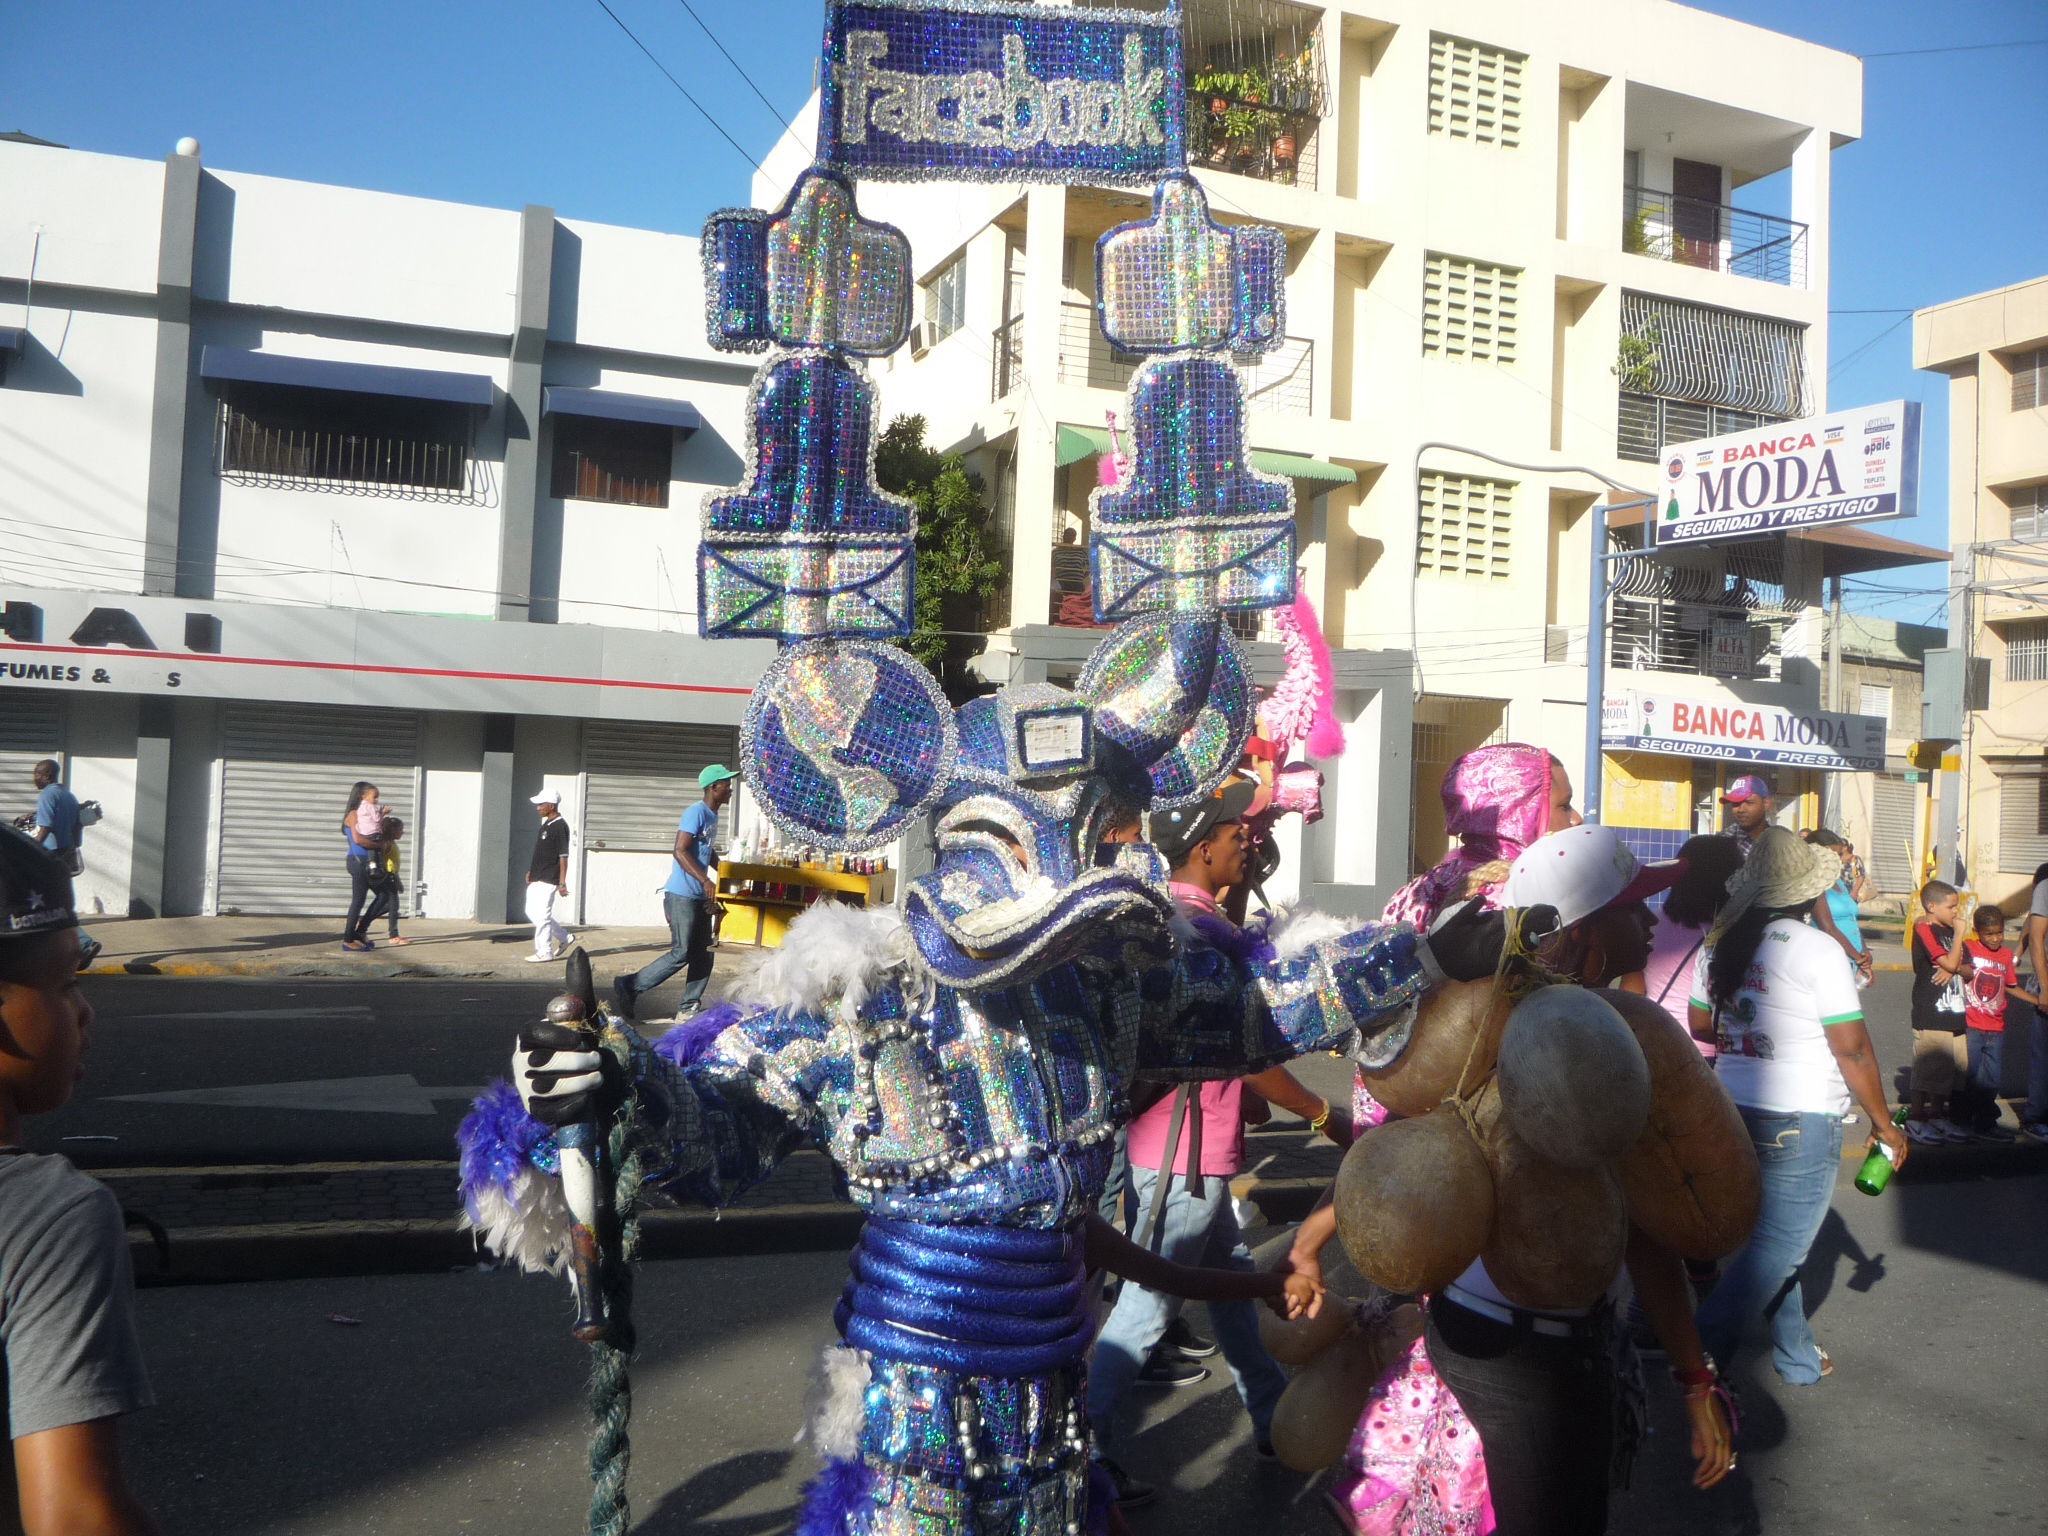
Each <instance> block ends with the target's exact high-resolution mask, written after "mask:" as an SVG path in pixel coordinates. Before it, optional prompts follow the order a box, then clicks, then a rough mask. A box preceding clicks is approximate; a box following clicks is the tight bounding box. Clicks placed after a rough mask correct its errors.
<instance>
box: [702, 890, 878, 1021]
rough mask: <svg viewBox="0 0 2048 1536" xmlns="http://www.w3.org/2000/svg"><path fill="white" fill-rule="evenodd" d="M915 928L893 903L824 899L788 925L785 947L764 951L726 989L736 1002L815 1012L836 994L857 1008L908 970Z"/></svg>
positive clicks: (784, 940)
mask: <svg viewBox="0 0 2048 1536" xmlns="http://www.w3.org/2000/svg"><path fill="white" fill-rule="evenodd" d="M909 959H910V931H909V929H907V928H906V927H904V925H903V919H902V917H901V916H900V915H899V914H898V913H897V912H896V910H895V909H894V908H893V907H854V906H849V905H847V904H846V903H845V902H843V901H821V902H818V903H817V904H816V905H815V906H813V907H811V908H810V910H809V911H807V912H805V913H804V914H803V915H802V916H800V917H799V918H797V920H796V921H795V922H793V923H791V924H790V925H789V932H788V933H787V934H785V935H784V936H783V940H782V947H781V948H780V949H774V950H768V951H766V952H764V953H763V955H762V957H761V959H760V961H759V962H758V963H757V964H756V965H755V966H753V967H752V968H751V969H750V970H747V971H744V972H742V973H741V975H740V976H739V977H737V978H736V979H735V980H734V982H733V984H732V985H731V986H730V987H728V988H727V989H726V996H727V997H729V998H731V999H732V1000H733V1001H734V1002H736V1003H741V1004H744V1005H748V1006H751V1007H756V1008H769V1009H773V1010H774V1011H775V1012H777V1013H784V1014H789V1013H811V1012H815V1011H816V1010H817V1008H818V1007H819V1006H820V1005H821V1004H823V1003H825V1002H826V1001H828V1000H829V999H831V998H834V997H839V998H843V999H844V1000H845V1003H846V1006H847V1008H848V1009H849V1010H852V1011H856V1012H857V1011H858V1010H859V1009H860V1007H861V1005H862V1004H864V1003H865V1002H866V1001H867V1000H868V994H869V993H870V992H872V991H873V990H874V989H875V988H876V987H877V986H879V985H881V984H882V982H883V981H884V980H886V979H887V978H888V976H889V975H890V973H891V972H894V971H899V970H906V969H907V963H908V961H909Z"/></svg>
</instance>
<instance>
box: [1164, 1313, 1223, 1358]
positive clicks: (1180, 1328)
mask: <svg viewBox="0 0 2048 1536" xmlns="http://www.w3.org/2000/svg"><path fill="white" fill-rule="evenodd" d="M1159 1342H1160V1343H1162V1344H1164V1345H1165V1346H1166V1347H1167V1348H1168V1349H1177V1350H1179V1351H1180V1352H1181V1353H1182V1354H1184V1355H1186V1356H1187V1357H1188V1358H1189V1359H1190V1360H1206V1359H1208V1358H1209V1357H1210V1356H1211V1355H1213V1354H1215V1353H1216V1341H1215V1340H1214V1339H1205V1338H1203V1337H1202V1336H1201V1335H1200V1334H1199V1333H1197V1332H1195V1330H1194V1329H1193V1328H1192V1327H1191V1326H1189V1324H1188V1320H1187V1319H1186V1318H1184V1317H1176V1318H1175V1319H1174V1320H1173V1325H1172V1326H1171V1327H1169V1328H1168V1329H1167V1330H1166V1337H1165V1338H1163V1339H1161V1340H1160V1341H1159Z"/></svg>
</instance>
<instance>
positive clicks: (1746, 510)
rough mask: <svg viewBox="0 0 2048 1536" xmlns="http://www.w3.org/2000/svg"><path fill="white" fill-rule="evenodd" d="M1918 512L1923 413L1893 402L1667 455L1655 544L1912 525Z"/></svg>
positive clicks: (1678, 447)
mask: <svg viewBox="0 0 2048 1536" xmlns="http://www.w3.org/2000/svg"><path fill="white" fill-rule="evenodd" d="M1919 504H1920V404H1919V402H1918V401H1916V400H1893V401H1889V402H1887V403H1886V404H1884V405H1866V406H1861V407H1859V408H1857V409H1855V410H1848V411H1830V412H1829V413H1828V414H1827V415H1825V416H1810V417H1808V418H1807V419H1805V420H1804V421H1786V422H1779V423H1777V424H1775V425H1773V426H1768V427H1758V428H1756V429H1754V430H1753V431H1749V432H1735V433H1731V434H1729V435H1728V436H1727V437H1709V438H1703V439H1701V440H1700V441H1698V442H1695V443H1677V444H1673V445H1672V446H1670V447H1668V448H1666V449H1665V450H1664V495H1663V505H1662V506H1661V507H1660V508H1659V509H1658V515H1657V517H1656V519H1655V530H1656V531H1655V535H1654V542H1656V543H1658V544H1667V545H1668V544H1698V543H1705V542H1708V541H1710V540H1713V539H1732V538H1747V537H1750V536H1751V535H1754V534H1759V533H1783V532H1785V531H1787V530H1789V529H1794V528H1811V527H1817V526H1820V525H1822V524H1830V523H1864V522H1871V521H1874V520H1877V519H1880V518H1892V517H1911V516H1912V515H1913V514H1914V513H1915V512H1917V511H1918V510H1919Z"/></svg>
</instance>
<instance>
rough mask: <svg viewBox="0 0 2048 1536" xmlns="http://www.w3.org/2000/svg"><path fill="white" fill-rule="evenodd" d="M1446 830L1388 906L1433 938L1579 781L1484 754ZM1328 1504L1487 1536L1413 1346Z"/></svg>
mask: <svg viewBox="0 0 2048 1536" xmlns="http://www.w3.org/2000/svg"><path fill="white" fill-rule="evenodd" d="M1443 802H1444V830H1445V831H1446V832H1448V833H1450V834H1451V835H1452V836H1454V837H1456V838H1457V839H1458V840H1459V841H1458V847H1457V848H1456V850H1454V851H1453V852H1452V853H1451V854H1450V855H1449V856H1448V857H1446V858H1444V859H1443V860H1442V861H1441V862H1440V863H1438V864H1437V865H1436V867H1435V868H1433V869H1431V870H1430V871H1429V873H1427V874H1425V875H1421V876H1419V877H1418V878H1416V879H1414V880H1411V881H1410V882H1409V883H1408V884H1406V885H1404V886H1402V887H1401V889H1400V890H1398V891H1396V892H1395V893H1394V897H1393V899H1392V900H1391V901H1389V902H1388V903H1387V906H1386V912H1385V916H1386V917H1387V918H1388V919H1389V920H1396V919H1398V920H1399V921H1401V922H1407V923H1413V924H1415V926H1416V927H1418V928H1422V929H1425V930H1426V929H1427V928H1428V927H1429V925H1430V924H1431V923H1433V922H1434V921H1436V919H1437V917H1438V916H1440V915H1441V914H1442V913H1443V912H1445V911H1446V910H1448V909H1449V908H1450V907H1452V906H1454V905H1456V904H1457V903H1458V902H1460V901H1462V900H1464V899H1466V898H1467V897H1469V896H1483V897H1485V898H1486V904H1487V906H1488V907H1489V908H1491V907H1496V906H1498V905H1499V904H1500V903H1499V901H1498V900H1497V899H1496V898H1497V893H1498V892H1499V890H1500V888H1501V886H1502V884H1503V883H1504V882H1505V881H1506V880H1507V875H1508V867H1509V865H1510V864H1511V863H1512V862H1513V861H1514V858H1515V856H1516V855H1517V854H1519V853H1520V852H1521V851H1522V850H1523V849H1524V848H1526V847H1528V846H1529V844H1531V843H1533V842H1535V841H1536V840H1537V839H1538V838H1540V837H1543V836H1546V835H1547V834H1549V833H1551V832H1561V831H1563V830H1564V829H1565V828H1566V827H1575V826H1577V825H1578V824H1579V821H1580V817H1579V813H1578V812H1577V811H1575V810H1573V809H1572V781H1571V777H1570V775H1568V774H1567V773H1566V772H1565V770H1564V765H1563V764H1562V763H1560V762H1558V760H1557V759H1556V758H1555V757H1553V756H1551V754H1550V753H1548V752H1547V751H1545V750H1544V749H1543V748H1541V747H1530V746H1524V745H1522V744H1521V743H1519V742H1506V743H1503V744H1501V745H1499V746H1491V747H1480V748H1478V749H1477V750H1476V751H1472V752H1467V753H1466V754H1465V755H1464V756H1463V757H1461V758H1459V759H1458V760H1457V761H1456V762H1455V763H1453V764H1451V766H1450V768H1449V769H1448V770H1447V771H1446V772H1445V774H1444V782H1443ZM1352 1116H1353V1119H1354V1121H1355V1123H1356V1124H1357V1126H1358V1128H1359V1129H1360V1130H1361V1131H1363V1130H1364V1129H1365V1128H1366V1127H1368V1126H1373V1125H1378V1124H1380V1123H1381V1122H1382V1121H1383V1120H1385V1119H1386V1118H1387V1111H1386V1108H1385V1106H1383V1105H1381V1104H1380V1103H1379V1102H1378V1101H1377V1100H1375V1099H1374V1098H1373V1096H1372V1095H1371V1094H1370V1093H1368V1092H1367V1091H1366V1087H1365V1081H1364V1079H1363V1078H1360V1079H1358V1081H1357V1083H1356V1086H1355V1088H1354V1090H1353V1103H1352ZM1328 1502H1329V1506H1330V1508H1331V1510H1332V1511H1333V1512H1334V1513H1335V1514H1336V1516H1337V1518H1338V1520H1339V1521H1340V1522H1341V1523H1342V1524H1343V1525H1344V1526H1345V1527H1346V1529H1347V1530H1350V1531H1354V1532H1356V1533H1358V1536H1485V1533H1487V1532H1489V1531H1491V1530H1492V1529H1493V1527H1494V1521H1493V1502H1492V1500H1491V1498H1489V1496H1488V1494H1487V1486H1486V1460H1485V1457H1484V1455H1483V1454H1482V1452H1481V1450H1480V1445H1479V1434H1478V1432H1477V1431H1476V1430H1475V1429H1473V1427H1472V1421H1471V1420H1470V1419H1468V1418H1466V1417H1465V1412H1464V1410H1463V1409H1462V1408H1460V1407H1459V1406H1458V1400H1457V1399H1456V1398H1455V1397H1453V1396H1452V1395H1451V1391H1450V1389H1449V1388H1448V1387H1446V1386H1445V1385H1444V1384H1443V1382H1442V1380H1441V1379H1440V1378H1439V1377H1438V1376H1437V1374H1436V1370H1435V1368H1434V1367H1433V1366H1432V1365H1431V1364H1430V1360H1429V1352H1428V1350H1427V1349H1425V1348H1424V1347H1423V1342H1422V1340H1420V1339H1417V1340H1416V1341H1415V1343H1414V1345H1413V1346H1412V1347H1411V1348H1410V1349H1409V1351H1408V1353H1407V1354H1406V1355H1404V1356H1403V1357H1402V1358H1401V1359H1399V1360H1397V1361H1396V1362H1395V1363H1394V1364H1393V1366H1392V1367H1390V1368H1389V1369H1388V1371H1387V1373H1386V1375H1385V1376H1383V1377H1381V1378H1380V1380H1379V1382H1378V1383H1377V1384H1376V1385H1375V1386H1374V1387H1373V1390H1372V1395H1371V1396H1370V1397H1369V1398H1367V1399H1366V1404H1365V1412H1364V1413H1363V1414H1362V1415H1360V1417H1359V1420H1358V1427H1357V1428H1356V1429H1355V1430H1353V1431H1352V1434H1351V1443H1350V1445H1349V1446H1347V1447H1346V1448H1345V1452H1344V1460H1343V1463H1342V1465H1341V1467H1340V1469H1339V1471H1338V1474H1337V1477H1336V1480H1335V1481H1334V1482H1333V1483H1332V1484H1331V1487H1330V1491H1329V1495H1328Z"/></svg>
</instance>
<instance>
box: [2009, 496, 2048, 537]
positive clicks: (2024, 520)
mask: <svg viewBox="0 0 2048 1536" xmlns="http://www.w3.org/2000/svg"><path fill="white" fill-rule="evenodd" d="M2005 503H2006V506H2007V507H2009V508H2010V509H2011V511H2012V536H2013V537H2014V538H2016V539H2048V485H2023V486H2021V487H2020V488H2019V489H2018V490H2016V491H2007V492H2006V493H2005Z"/></svg>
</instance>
